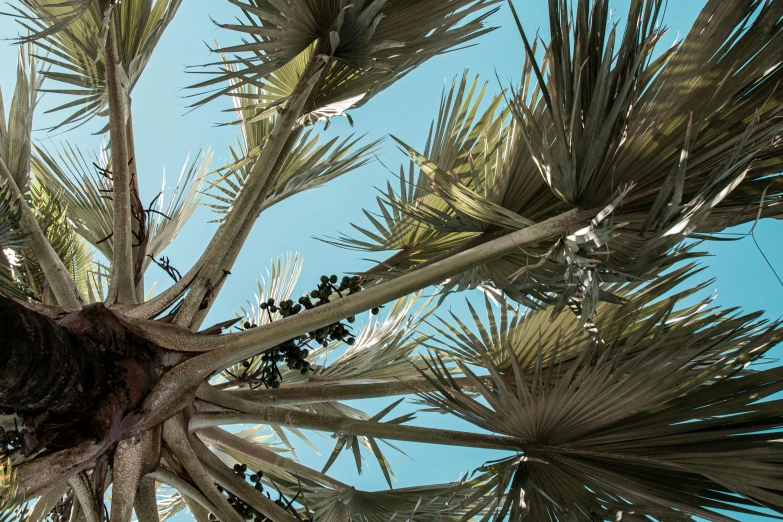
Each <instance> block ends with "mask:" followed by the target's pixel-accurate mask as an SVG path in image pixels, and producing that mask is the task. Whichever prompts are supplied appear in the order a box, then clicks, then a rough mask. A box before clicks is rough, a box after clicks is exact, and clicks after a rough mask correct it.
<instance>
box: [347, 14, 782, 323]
mask: <svg viewBox="0 0 783 522" xmlns="http://www.w3.org/2000/svg"><path fill="white" fill-rule="evenodd" d="M549 5H550V25H551V27H550V32H551V34H552V35H553V37H552V40H551V42H550V44H549V45H548V46H547V48H546V49H545V50H544V52H543V60H542V61H539V60H538V58H539V56H538V55H540V53H539V51H538V49H537V48H536V46H535V45H530V42H528V40H527V39H526V37H525V39H524V47H525V51H526V55H527V59H526V63H525V66H524V69H523V76H522V81H521V82H520V87H519V88H518V89H517V90H516V91H515V92H513V93H512V94H510V95H508V96H507V102H508V103H507V109H506V110H510V112H511V118H510V120H509V119H506V120H502V121H504V122H506V123H503V124H502V125H501V126H500V127H498V130H497V131H496V132H501V133H502V135H503V137H502V138H497V137H496V136H495V135H494V134H492V133H490V132H485V135H484V138H483V139H485V140H494V142H495V143H497V145H496V146H487V147H485V148H484V149H480V148H476V150H474V151H472V152H471V155H470V156H469V157H468V156H465V157H464V158H462V159H460V161H459V162H458V164H457V165H454V166H444V165H441V164H439V163H438V162H437V161H435V160H434V159H433V158H431V157H430V155H429V154H428V152H427V150H426V149H425V152H424V153H422V154H420V153H418V152H416V150H414V149H413V148H411V147H407V146H405V147H404V150H405V152H406V154H407V155H408V156H409V157H410V158H411V160H412V161H413V162H414V163H415V164H416V165H417V166H418V167H420V169H421V171H422V172H424V173H425V174H426V176H425V179H426V181H425V183H424V184H423V185H424V187H426V189H421V190H420V194H419V195H418V196H417V197H411V196H410V195H408V194H406V192H405V191H403V190H401V191H400V195H399V196H397V197H395V196H393V195H391V190H390V191H389V195H388V196H387V202H386V203H384V204H383V205H382V207H381V212H382V214H383V216H384V218H385V220H386V223H385V224H382V222H381V221H379V220H377V219H375V218H374V217H372V216H371V215H370V214H369V213H367V215H368V218H369V219H370V221H371V222H372V223H373V225H374V227H375V228H376V229H377V230H375V231H370V230H365V229H363V228H359V227H357V228H359V230H360V232H362V233H363V234H364V235H365V236H367V237H368V238H369V241H368V240H366V239H362V240H352V239H350V238H347V237H343V238H341V239H342V240H341V241H337V243H338V244H343V245H346V246H350V247H353V248H358V249H366V250H384V249H388V248H394V249H398V248H399V249H402V250H403V252H402V253H401V254H405V256H404V257H405V259H406V262H405V264H404V265H400V268H406V267H408V266H410V265H411V264H415V263H418V262H422V261H426V260H427V259H431V258H432V257H434V256H436V255H438V254H440V253H442V250H441V251H438V250H437V249H435V248H433V245H437V246H440V245H444V244H446V245H449V247H450V248H451V247H455V246H459V245H462V244H465V242H466V241H468V240H472V239H473V240H481V238H482V237H483V234H487V235H488V234H491V233H492V232H493V231H494V232H495V233H501V232H502V231H503V230H513V229H515V228H523V227H524V226H526V225H525V220H529V221H530V222H540V221H543V220H545V219H547V218H550V217H552V216H554V215H557V214H560V213H562V212H564V211H567V210H569V209H572V208H574V207H579V208H599V207H601V206H603V205H606V204H607V203H608V202H609V201H613V200H614V201H617V200H616V198H617V195H618V193H626V192H627V193H626V195H625V196H624V197H623V199H622V201H619V202H618V203H616V204H615V206H616V208H615V209H614V212H613V216H612V218H611V221H613V223H614V224H615V225H612V223H609V224H608V228H607V235H606V236H605V238H604V239H603V240H602V245H601V246H600V247H598V248H596V245H595V244H594V243H595V242H593V241H592V240H589V239H588V237H587V236H585V237H584V238H583V239H582V240H580V241H582V244H581V245H572V246H567V248H566V249H565V250H561V251H560V253H559V254H555V253H554V250H555V249H556V248H560V249H562V247H563V246H564V245H563V244H560V245H558V244H557V243H555V241H557V239H556V240H555V241H552V242H543V243H541V244H537V245H532V246H531V247H528V248H526V249H525V251H524V252H522V251H520V252H519V253H516V254H513V255H510V256H506V257H504V258H501V259H498V260H495V261H493V262H491V263H488V264H486V265H484V266H481V267H477V268H476V269H474V270H472V271H471V272H469V273H466V274H463V275H461V276H459V277H457V278H454V279H452V280H451V281H450V282H449V285H450V287H452V288H457V289H462V288H476V287H477V286H480V285H482V284H487V283H489V284H493V285H494V286H496V287H497V288H499V289H503V290H504V291H505V292H506V293H507V294H508V296H509V297H511V298H513V299H515V300H517V301H518V302H521V303H523V304H525V305H527V306H534V305H535V303H536V302H540V301H544V302H550V303H556V302H558V300H559V301H560V303H561V306H562V305H564V304H565V303H566V302H568V301H569V300H576V301H577V302H582V304H585V303H584V302H585V301H586V304H587V305H588V306H587V309H588V311H589V308H590V307H591V301H592V300H593V299H594V298H595V294H590V292H587V293H586V294H585V289H587V290H589V289H590V288H595V286H596V284H597V283H596V281H597V280H598V278H599V277H600V279H601V280H602V281H604V282H607V283H613V282H621V281H629V280H632V279H633V278H637V277H641V276H643V275H644V274H645V273H653V272H655V271H659V270H661V269H663V268H666V267H667V266H671V263H672V261H674V260H677V259H682V256H684V257H686V258H687V257H690V256H693V255H694V254H693V252H691V251H689V250H688V249H685V250H683V249H677V247H678V245H679V244H680V243H681V242H682V241H683V239H684V238H686V237H688V236H690V235H691V234H696V235H697V237H704V234H708V233H710V232H716V231H720V230H722V229H724V228H725V227H727V226H732V225H736V224H740V223H744V222H747V221H750V220H754V219H756V217H757V214H758V212H759V209H761V215H762V216H764V217H766V216H772V217H775V216H778V215H780V212H781V211H782V210H783V202H782V201H781V197H783V192H781V189H783V178H781V176H780V174H779V173H780V171H781V170H782V169H781V165H783V154H781V152H783V149H781V143H783V142H781V140H780V135H781V130H783V127H782V126H781V118H780V117H779V116H780V112H779V111H780V106H781V104H780V103H779V102H780V100H779V97H780V92H779V91H777V90H776V89H775V86H776V85H777V84H778V82H779V81H780V80H781V79H783V77H781V75H783V69H781V67H780V64H779V60H777V58H776V57H775V56H774V53H772V52H771V51H770V49H771V47H770V45H775V44H774V42H777V41H779V40H781V38H783V34H781V29H780V24H779V13H778V11H777V10H776V8H775V7H773V6H772V5H771V4H770V3H758V2H747V1H744V0H737V1H734V2H729V3H721V2H717V1H710V2H708V4H707V6H706V7H705V8H704V10H703V12H702V14H701V15H700V17H699V20H698V21H697V24H696V26H695V27H694V28H693V30H692V31H691V33H690V34H689V35H688V37H686V38H685V40H684V41H683V42H681V43H680V44H679V45H677V46H675V47H673V48H672V49H670V50H669V51H667V52H664V53H663V54H662V55H661V56H660V57H659V58H657V59H652V53H653V51H654V47H655V44H656V43H657V42H658V41H659V40H660V39H661V37H662V34H663V33H662V29H661V28H660V27H659V25H658V18H659V16H660V7H661V2H660V1H659V0H643V1H639V2H634V3H633V4H632V6H631V9H630V10H629V15H628V19H627V21H626V24H625V26H626V30H625V31H626V32H625V34H624V35H622V36H620V35H618V34H617V28H616V27H614V28H611V27H609V26H608V7H607V6H608V4H607V2H606V1H603V0H602V1H599V2H590V1H586V0H583V1H579V2H577V3H576V5H575V6H574V11H573V13H574V18H573V21H569V18H568V16H567V15H566V14H564V13H566V12H567V9H566V7H565V3H564V2H562V1H560V0H551V1H550V2H549ZM523 36H524V35H523ZM615 41H617V42H618V44H617V45H616V46H615V44H614V42H615ZM585 64H589V65H585ZM684 71H687V73H686V72H684ZM461 104H462V102H459V103H457V102H455V101H452V100H451V99H450V98H447V97H446V96H445V95H444V102H442V104H441V111H440V115H439V121H441V120H443V119H444V118H446V117H448V115H449V114H450V113H453V112H457V109H458V107H460V106H461ZM499 114H500V116H501V117H502V114H503V113H499ZM506 114H507V113H506ZM663 122H667V123H666V125H665V126H664V124H663ZM479 142H481V139H480V140H479ZM642 165H643V167H641V168H640V167H639V166H642ZM460 173H467V174H460ZM417 181H418V180H414V179H413V177H412V176H411V177H410V179H409V183H408V185H409V186H411V187H413V186H421V185H422V184H421V183H416V184H414V183H415V182H417ZM389 207H391V209H389ZM615 226H616V228H614V227H615ZM410 231H416V232H415V233H416V234H417V235H418V237H417V238H416V240H415V241H410V240H408V241H401V240H400V239H401V238H405V237H406V235H407V236H408V237H410V236H412V235H413V234H412V233H411V232H410ZM458 234H462V235H461V236H459V235H458ZM477 234H480V235H479V236H478V237H476V235H477ZM588 235H590V234H588ZM591 243H593V245H592V246H590V244H591ZM587 246H590V247H589V248H585V247H587ZM572 247H575V248H576V249H575V250H574V248H572ZM673 249H674V250H673ZM569 250H570V252H569ZM673 253H674V254H677V255H671V254H673ZM678 256H680V257H678ZM569 259H571V260H579V261H580V262H581V263H582V264H583V265H584V266H588V265H591V264H592V265H593V267H594V269H592V270H588V271H585V270H579V271H577V272H575V271H574V266H573V263H571V261H570V260H569ZM530 265H532V267H531V266H530ZM523 266H528V267H529V268H528V269H526V270H525V271H524V274H522V273H520V271H519V269H520V267H523ZM391 275H393V274H391ZM521 275H523V276H524V277H520V276H521ZM575 275H576V276H577V277H576V280H579V279H582V280H583V281H582V282H581V283H580V284H579V285H577V288H574V286H573V285H572V284H571V283H570V282H569V279H572V280H573V279H574V276H575ZM580 286H581V289H580V288H578V287H580ZM585 315H587V314H585Z"/></svg>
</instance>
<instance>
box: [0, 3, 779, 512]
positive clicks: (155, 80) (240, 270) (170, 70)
mask: <svg viewBox="0 0 783 522" xmlns="http://www.w3.org/2000/svg"><path fill="white" fill-rule="evenodd" d="M546 3H547V2H546V1H545V0H524V1H519V2H517V6H518V10H519V13H520V15H521V17H522V19H523V25H524V27H525V29H526V30H528V31H530V32H531V33H534V32H535V31H537V30H539V29H540V30H541V35H542V36H543V37H546V28H547V26H548V24H547V19H546V10H547V8H546ZM628 3H629V2H628V0H623V1H619V0H618V1H616V2H614V3H613V6H614V8H615V13H616V15H615V16H616V18H617V19H623V18H624V16H625V14H626V12H627V6H628ZM703 4H704V2H703V1H700V0H680V1H674V2H670V5H669V7H668V11H667V13H666V17H665V24H666V25H667V26H669V27H670V32H669V33H668V34H667V35H666V36H665V38H664V42H663V44H662V45H664V46H668V45H669V44H670V43H671V42H673V41H674V39H675V38H676V36H677V35H678V34H684V33H686V32H687V30H688V29H689V27H690V25H691V23H692V22H693V20H694V19H695V17H696V15H697V14H698V11H699V10H700V8H701V7H702V5H703ZM235 14H237V10H236V8H234V7H233V6H231V5H230V4H229V3H228V2H227V1H225V0H186V1H184V2H183V5H182V7H181V8H180V10H179V12H178V14H177V15H176V17H175V19H174V21H173V22H172V24H171V26H170V27H169V28H168V30H167V32H166V33H165V34H164V36H163V38H162V40H161V42H160V44H159V46H158V48H157V50H156V52H155V54H154V55H153V58H152V60H151V61H150V63H149V65H148V66H147V68H146V71H145V72H144V75H143V76H142V78H141V80H140V82H139V83H138V85H137V86H136V88H135V90H134V92H133V116H134V127H135V133H136V136H135V139H136V147H137V156H138V157H137V159H136V161H137V164H138V167H139V173H140V174H139V176H140V182H141V189H142V193H143V197H142V199H143V200H145V201H149V200H151V199H152V197H154V195H155V194H156V193H157V191H158V190H159V188H160V179H161V174H162V172H163V170H164V169H165V170H166V172H167V173H168V176H167V177H168V185H169V186H170V185H171V184H172V183H174V182H175V181H176V177H177V175H178V173H179V169H180V168H181V166H182V164H183V162H184V161H185V158H186V156H187V155H188V153H189V152H190V153H191V154H195V153H196V151H197V150H198V148H199V147H202V146H211V147H212V148H213V149H214V151H215V157H214V160H213V167H217V166H220V165H222V164H223V161H224V160H225V159H226V158H228V148H227V144H228V143H229V142H230V141H233V139H234V132H236V131H237V129H234V128H231V127H216V126H215V124H216V123H218V122H222V121H226V119H227V115H226V114H224V113H221V111H222V110H223V109H226V108H228V107H229V101H228V100H217V101H214V102H212V103H211V104H209V105H207V106H206V107H203V108H200V109H198V110H196V111H193V112H187V108H186V105H187V104H188V101H187V100H186V99H184V98H183V96H184V95H186V94H188V91H186V90H185V89H184V88H185V87H186V86H187V85H189V84H192V83H195V81H196V80H197V78H195V77H194V76H193V75H191V74H188V73H186V72H185V66H187V65H198V64H202V63H206V62H209V61H212V60H214V57H212V56H210V53H209V52H208V50H207V48H206V45H205V43H204V42H209V43H212V41H213V40H215V39H218V40H219V41H221V42H224V43H227V42H230V41H232V38H233V36H232V35H228V34H226V33H223V32H221V31H220V30H219V29H217V28H216V27H215V26H214V24H213V23H212V22H211V21H210V18H209V17H210V16H211V17H213V18H215V19H216V20H220V21H230V19H231V18H232V17H233V16H234V15H235ZM490 23H491V24H492V25H498V26H500V28H499V29H498V30H497V31H495V32H493V33H491V34H489V35H487V36H485V37H483V38H482V39H480V40H479V41H478V42H477V43H478V45H477V46H475V47H471V48H469V49H465V50H462V51H459V52H456V53H452V54H448V55H445V56H442V57H439V58H436V59H434V60H432V61H430V62H428V63H427V64H425V65H424V66H423V67H421V68H420V69H418V70H416V71H414V72H412V73H411V74H409V75H408V76H407V77H405V78H404V79H403V80H401V81H400V82H399V83H397V84H396V85H394V86H393V87H391V88H390V89H388V90H387V91H385V92H383V93H382V94H380V95H379V96H377V97H376V98H375V99H373V100H372V101H371V102H370V103H369V104H367V105H366V106H365V107H363V108H361V109H359V110H357V111H355V112H354V113H353V114H352V116H353V119H354V123H355V126H354V128H353V129H351V128H350V127H349V126H348V124H347V122H345V121H344V120H338V121H336V122H335V123H334V124H333V125H332V126H331V127H330V128H329V129H328V131H326V132H322V131H321V127H320V126H319V131H321V134H322V136H323V137H324V138H327V137H328V138H331V137H334V136H337V135H340V136H346V135H347V134H349V133H352V132H355V133H358V134H366V140H368V141H369V140H372V139H376V138H381V137H384V136H388V135H390V134H391V135H394V136H396V137H398V138H400V139H401V140H403V141H404V142H406V143H408V144H410V145H413V146H417V147H421V148H423V145H424V140H425V138H426V134H427V132H428V130H429V125H430V121H431V120H432V118H433V117H434V116H435V115H436V113H437V109H438V103H439V100H440V96H441V90H442V88H443V87H444V85H446V84H449V83H450V82H451V80H452V78H454V77H455V76H459V75H462V73H463V71H464V70H465V69H468V70H469V72H470V74H471V75H479V77H480V78H482V79H483V80H485V81H488V82H489V91H490V92H498V90H499V89H498V85H497V80H496V76H495V75H496V73H497V76H498V77H499V78H500V79H501V80H503V82H504V83H508V82H511V83H514V82H516V80H517V79H518V78H519V71H520V69H521V66H522V63H523V59H524V54H523V48H522V45H521V41H520V38H519V35H518V33H517V30H516V28H515V27H514V25H513V20H512V19H511V15H510V12H509V11H508V9H507V7H505V6H504V7H503V8H502V9H501V11H500V12H499V13H498V14H496V15H495V16H494V17H493V18H491V20H490ZM17 30H18V29H17V26H16V25H15V24H14V23H13V21H12V20H10V19H8V18H6V17H0V35H3V36H5V37H12V36H15V35H16V34H17ZM15 65H16V49H15V48H13V47H12V46H10V45H6V44H0V87H2V91H3V94H4V98H5V100H6V103H8V102H10V96H11V92H12V90H13V82H14V78H15ZM49 98H52V97H51V96H49V95H47V96H46V97H44V99H43V101H42V104H41V109H44V110H45V109H47V108H50V107H52V106H53V102H54V101H55V100H54V99H49ZM61 117H62V116H61V115H57V114H55V115H51V114H44V111H43V110H41V111H39V112H38V113H37V115H36V121H35V128H37V129H40V128H46V127H49V126H51V125H52V124H54V123H57V122H58V121H59V119H60V118H61ZM102 126H103V123H102V122H98V121H94V122H91V123H89V124H87V125H86V126H84V127H82V128H79V129H77V130H75V131H73V132H69V133H67V134H65V135H61V136H47V134H46V132H43V131H39V132H36V133H35V135H34V137H35V138H36V139H39V140H46V139H48V138H52V139H58V138H59V139H62V140H69V141H71V142H73V143H76V144H78V145H79V146H80V147H82V148H84V149H86V150H97V148H98V147H99V145H100V141H101V138H100V136H95V135H93V134H91V133H94V132H97V131H98V130H99V129H100V128H101V127H102ZM382 159H383V162H384V163H385V164H386V165H387V166H389V167H390V168H392V169H397V168H398V167H399V165H400V163H401V162H403V161H404V160H405V158H404V157H403V155H402V154H401V153H400V152H399V151H397V150H396V148H395V147H394V146H393V145H392V144H391V140H387V141H386V143H385V147H384V149H383V153H382ZM388 178H390V175H389V173H388V172H387V171H386V170H385V169H384V168H383V166H381V165H380V164H379V163H377V162H375V163H371V164H370V165H367V166H365V167H363V168H361V169H359V170H357V171H354V172H352V173H351V174H348V175H347V176H345V177H343V178H341V179H338V180H336V181H334V182H332V183H331V184H330V185H329V186H327V187H325V188H321V189H318V190H315V191H311V192H309V193H306V194H303V195H300V196H297V197H294V198H292V199H289V200H288V201H285V202H283V203H282V204H280V205H278V206H276V207H274V208H272V209H270V210H269V211H267V212H265V213H264V214H263V215H262V216H261V218H260V219H259V221H258V223H257V224H256V226H255V228H254V230H253V232H252V235H251V236H250V239H249V241H248V243H247V245H246V247H245V251H244V252H243V255H242V256H241V257H240V259H239V261H238V262H237V264H236V265H235V267H234V269H233V271H232V275H231V277H230V278H229V280H228V282H227V284H226V286H225V289H224V290H223V292H222V294H221V296H220V298H219V300H218V303H217V304H216V306H215V307H214V308H213V311H212V313H211V315H210V319H214V321H213V322H217V321H220V320H223V319H226V318H230V317H232V316H233V310H236V309H238V307H239V306H240V305H241V304H244V302H245V300H246V299H250V298H252V291H253V290H254V289H255V283H254V280H255V279H256V278H257V277H258V276H259V275H260V274H261V273H263V272H264V270H265V268H266V267H267V266H269V261H270V259H272V258H274V257H275V256H277V255H278V254H283V253H286V252H289V251H298V252H300V253H301V254H302V255H303V256H304V262H305V265H304V271H303V273H302V278H301V279H300V281H301V282H302V284H301V285H300V289H306V288H309V287H310V285H311V284H312V283H314V282H315V281H316V280H317V278H318V276H320V275H321V274H322V273H326V274H331V273H338V274H340V273H345V272H353V271H358V270H361V269H363V268H366V267H368V266H369V264H368V262H367V261H365V259H364V258H366V257H370V256H366V255H363V254H362V253H359V252H354V251H341V250H339V249H337V248H335V247H332V246H329V245H326V244H324V243H322V242H320V241H318V240H317V239H315V238H317V237H325V236H334V235H336V233H337V231H344V232H349V231H350V225H349V223H350V222H355V223H357V224H364V223H366V218H364V216H363V215H362V212H361V207H362V205H364V206H365V207H367V208H374V207H375V202H374V198H375V195H376V192H375V188H374V187H380V186H383V185H385V181H386V179H388ZM214 218H215V215H214V214H212V212H211V211H210V210H209V209H206V208H202V209H200V210H199V211H197V212H196V214H195V215H194V216H193V218H192V219H191V221H190V223H189V224H188V225H187V226H186V227H185V228H184V230H183V231H182V232H181V233H180V235H179V237H178V238H177V240H176V241H175V242H174V244H173V245H172V246H170V247H169V248H168V249H167V250H166V251H165V254H166V255H167V256H168V257H169V258H170V259H171V262H172V264H173V265H174V266H176V267H177V268H178V269H179V270H180V271H181V272H183V273H184V272H185V271H186V270H187V269H188V268H189V264H188V263H189V262H191V261H193V260H195V259H196V258H197V257H198V254H199V253H200V252H201V249H202V248H203V247H204V246H205V245H206V244H207V242H208V240H209V238H210V236H211V233H212V231H213V230H214V228H215V226H214V225H213V224H208V221H210V220H212V219H214ZM746 229H747V227H745V228H744V230H746ZM744 230H743V231H744ZM756 236H757V239H758V241H759V244H760V245H761V246H762V248H763V249H764V251H765V252H766V254H767V256H768V258H769V259H770V261H771V262H772V263H773V265H775V266H776V268H777V270H778V273H783V261H781V254H782V253H783V244H782V243H781V241H780V238H781V237H783V223H780V222H769V221H765V222H762V223H760V224H759V226H758V228H757V233H756ZM707 248H708V250H709V251H710V252H711V253H712V254H714V257H710V258H706V259H705V260H704V261H703V263H704V264H705V265H706V266H707V269H706V270H705V271H704V272H703V273H702V277H704V278H705V279H706V278H711V277H714V278H716V282H715V283H714V284H713V285H712V287H711V288H710V290H713V291H717V296H718V297H717V302H718V303H719V304H722V305H727V306H739V307H741V308H743V309H745V310H747V311H750V310H756V309H763V310H766V311H767V313H768V314H769V315H770V316H771V317H777V316H778V315H780V314H781V312H782V311H783V307H781V305H780V303H781V301H783V287H781V285H780V284H778V282H777V281H776V279H775V277H774V275H773V274H772V272H771V271H770V269H769V267H768V266H767V264H766V263H765V262H764V260H763V259H762V256H761V254H760V253H759V252H758V251H757V250H756V248H755V246H754V245H753V243H752V241H751V240H750V239H743V240H742V241H740V242H733V243H713V244H709V245H707ZM377 258H378V259H380V258H381V256H377ZM738 274H742V276H741V277H739V276H738ZM155 280H157V281H158V282H159V285H166V284H168V281H167V276H166V275H165V274H164V273H163V272H162V271H160V270H159V269H157V268H156V267H154V266H153V267H151V268H150V270H149V271H148V272H147V283H148V284H150V283H151V282H153V281H155ZM159 289H160V286H159ZM460 300H461V298H460ZM452 302H453V303H454V304H453V306H454V307H455V308H456V309H457V310H459V309H460V308H461V306H459V304H457V302H455V301H454V300H452ZM209 322H210V320H208V321H207V323H209ZM389 402H391V401H390V400H385V401H371V402H370V403H369V404H366V405H365V407H366V408H367V411H368V412H370V413H374V412H375V411H378V410H379V409H381V408H382V407H383V406H385V405H386V404H388V403H389ZM402 409H404V408H402ZM418 422H419V423H421V424H425V423H426V424H428V425H433V426H438V427H454V426H457V424H455V423H454V422H453V421H450V420H448V419H445V418H444V417H441V416H431V415H430V416H424V417H422V418H420V419H419V421H418ZM318 439H319V437H318V436H317V435H316V436H314V437H313V440H316V441H317V440H318ZM332 444H333V441H332V439H328V440H325V441H324V442H323V443H318V446H319V447H321V448H322V452H321V455H320V456H317V455H314V454H313V453H312V452H311V451H310V450H308V449H307V448H304V447H303V448H302V449H301V450H300V451H299V455H300V456H301V457H302V459H303V462H304V463H306V464H308V465H311V466H313V467H316V468H320V466H322V465H323V463H324V462H325V460H326V458H327V457H328V453H329V451H330V449H331V445H332ZM400 446H402V447H403V448H404V449H405V451H406V452H407V453H408V454H409V455H410V457H411V458H412V459H413V460H411V459H409V458H407V457H405V456H402V455H400V454H397V453H396V452H394V451H393V450H389V451H388V452H387V458H389V460H390V462H391V464H392V466H393V467H394V469H395V471H396V472H397V477H398V480H397V482H396V483H395V486H396V487H401V486H408V485H415V484H420V483H421V482H422V481H427V482H429V483H437V482H443V481H449V480H454V479H456V478H457V477H458V476H459V474H460V473H462V472H465V471H469V470H471V469H473V468H475V467H476V466H478V465H480V464H481V463H482V462H484V461H486V460H490V459H492V458H496V455H497V453H493V452H488V451H485V450H480V451H479V450H462V449H460V450H454V449H450V448H445V447H422V446H419V445H415V444H413V443H410V444H406V443H402V444H400ZM332 469H333V470H334V472H335V473H336V474H337V475H338V476H339V477H340V478H341V479H343V480H346V481H349V482H352V483H354V484H356V485H357V486H358V487H360V488H361V489H368V490H372V489H380V488H384V487H385V482H384V479H383V476H382V474H381V472H380V470H379V469H378V467H377V465H375V464H374V463H372V462H370V463H369V465H368V466H366V467H365V472H364V474H363V475H362V476H361V477H359V476H357V475H356V471H355V468H354V467H353V459H352V458H351V457H350V456H349V455H344V456H343V457H341V458H340V459H338V461H337V463H336V464H335V466H334V467H333V468H332ZM748 520H750V519H748Z"/></svg>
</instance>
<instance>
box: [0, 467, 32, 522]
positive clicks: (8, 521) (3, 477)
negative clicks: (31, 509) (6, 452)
mask: <svg viewBox="0 0 783 522" xmlns="http://www.w3.org/2000/svg"><path fill="white" fill-rule="evenodd" d="M26 518H27V504H26V503H25V501H24V493H23V491H22V490H21V489H20V485H19V479H18V477H17V476H16V473H15V472H14V467H13V465H12V464H11V461H10V459H4V460H3V461H2V462H1V463H0V522H24V521H25V520H26Z"/></svg>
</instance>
